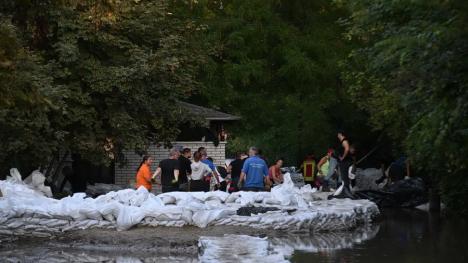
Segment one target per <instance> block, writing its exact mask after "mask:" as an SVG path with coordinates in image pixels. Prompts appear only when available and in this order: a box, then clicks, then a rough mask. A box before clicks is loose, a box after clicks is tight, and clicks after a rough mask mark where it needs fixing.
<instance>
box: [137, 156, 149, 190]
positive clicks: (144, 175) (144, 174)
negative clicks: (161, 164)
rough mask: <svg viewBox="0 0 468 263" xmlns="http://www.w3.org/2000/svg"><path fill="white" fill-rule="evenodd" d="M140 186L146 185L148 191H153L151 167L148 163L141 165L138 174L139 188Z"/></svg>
mask: <svg viewBox="0 0 468 263" xmlns="http://www.w3.org/2000/svg"><path fill="white" fill-rule="evenodd" d="M140 186H144V187H145V188H146V189H148V191H151V188H152V184H151V168H150V167H149V165H147V164H146V163H144V164H143V165H141V167H140V169H138V172H137V175H136V188H137V189H138V188H139V187H140Z"/></svg>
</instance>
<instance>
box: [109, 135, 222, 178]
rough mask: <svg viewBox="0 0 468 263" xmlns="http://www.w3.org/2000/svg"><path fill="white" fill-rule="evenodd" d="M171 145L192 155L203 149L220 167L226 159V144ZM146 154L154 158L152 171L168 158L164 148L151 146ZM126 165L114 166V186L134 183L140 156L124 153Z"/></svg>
mask: <svg viewBox="0 0 468 263" xmlns="http://www.w3.org/2000/svg"><path fill="white" fill-rule="evenodd" d="M173 145H181V146H183V147H184V148H190V149H192V153H193V152H195V151H196V150H197V149H198V148H199V147H202V146H203V147H205V148H206V149H207V152H208V156H209V157H211V158H213V160H214V163H215V165H218V166H222V165H224V161H225V159H226V142H220V143H219V145H218V146H214V144H213V142H174V143H173ZM148 154H150V155H151V156H153V157H154V158H155V162H154V164H153V167H152V171H155V170H156V167H157V165H158V163H159V162H160V161H161V160H163V159H167V158H168V156H169V149H168V148H164V146H159V147H158V146H156V145H152V146H150V147H149V149H148ZM125 157H126V159H127V163H126V165H125V166H123V167H120V164H119V163H116V164H115V184H117V185H121V186H132V185H134V183H135V175H136V169H137V167H138V165H139V164H140V162H141V159H142V156H140V155H138V154H136V153H135V152H133V151H128V152H125Z"/></svg>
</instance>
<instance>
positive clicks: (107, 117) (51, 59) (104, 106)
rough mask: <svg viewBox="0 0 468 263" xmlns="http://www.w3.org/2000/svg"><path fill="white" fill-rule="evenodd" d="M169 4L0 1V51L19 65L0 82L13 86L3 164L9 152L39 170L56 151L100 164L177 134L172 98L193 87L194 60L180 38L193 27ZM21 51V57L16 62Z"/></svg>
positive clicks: (178, 117) (180, 119)
mask: <svg viewBox="0 0 468 263" xmlns="http://www.w3.org/2000/svg"><path fill="white" fill-rule="evenodd" d="M170 2H171V1H143V0H142V1H111V0H99V1H73V0H68V1H67V0H63V1H38V0H28V1H15V2H13V3H9V4H8V5H4V6H3V7H2V9H1V12H2V18H3V21H6V22H8V23H6V22H5V23H6V24H5V25H6V26H4V27H6V28H7V29H8V30H6V29H4V28H2V32H5V30H6V33H3V34H7V35H8V36H10V38H12V39H15V41H16V42H15V43H17V44H16V46H15V47H10V46H8V44H5V45H6V46H4V47H3V46H2V47H1V48H2V49H4V50H6V51H4V52H6V53H5V54H7V55H8V54H10V53H12V54H20V55H12V59H13V60H12V59H10V60H11V61H12V63H15V62H18V63H17V64H15V65H21V67H20V66H18V67H16V66H10V67H7V69H5V70H4V71H2V73H3V74H2V79H1V80H0V81H2V82H6V83H13V85H16V87H20V89H17V88H15V89H11V91H12V92H11V96H10V97H9V98H6V99H5V100H4V101H2V103H3V105H2V108H1V110H2V112H4V113H3V114H2V115H1V116H0V118H1V120H0V122H2V123H8V124H9V125H10V126H11V127H13V128H11V129H7V127H8V126H2V128H3V127H4V129H2V130H1V135H0V136H1V138H5V140H4V141H5V143H6V144H8V148H7V149H8V151H5V156H3V158H2V159H0V163H1V167H2V168H3V170H5V169H7V168H9V166H10V165H11V163H10V161H11V159H12V158H13V159H16V160H18V162H19V163H21V164H23V165H24V164H26V163H28V164H30V165H29V166H30V167H37V165H40V164H43V163H44V161H45V160H46V159H47V158H49V157H50V155H51V153H53V152H57V151H59V150H70V151H72V152H73V153H77V154H80V155H82V156H85V157H86V159H88V160H91V161H94V162H96V163H108V162H109V161H110V158H109V157H110V156H116V155H117V154H118V152H120V151H121V150H122V149H131V150H133V149H144V148H145V147H146V145H148V144H149V143H151V142H156V141H157V142H159V141H166V142H168V141H171V140H174V139H175V138H176V136H177V133H178V132H179V125H180V124H181V123H184V122H186V121H187V116H185V115H184V114H183V112H182V111H181V109H180V107H179V106H178V104H177V100H179V99H180V98H183V97H185V96H188V95H189V94H190V93H191V92H192V90H193V89H196V88H197V86H198V83H197V81H196V80H195V76H196V72H197V68H198V65H199V64H201V63H202V57H201V56H199V55H197V54H198V53H197V52H196V47H194V46H190V42H189V41H187V39H188V38H189V37H190V35H191V34H193V32H194V31H195V30H196V28H195V27H191V26H190V23H189V22H190V21H186V20H182V19H178V18H176V17H175V16H173V15H172V13H171V11H170V9H169V8H170V7H169V4H170ZM5 42H8V41H5ZM8 50H11V52H10V51H8ZM8 52H10V53H8ZM15 52H16V53H15ZM0 54H3V53H0ZM21 54H23V55H21ZM200 54H201V52H200ZM7 55H5V56H7ZM22 57H25V59H26V62H28V63H26V64H25V63H23V64H20V63H19V62H20V61H24V59H22ZM6 59H8V57H6ZM14 59H16V60H14ZM6 63H8V62H6ZM2 70H3V69H2ZM12 79H14V80H15V82H12V81H11V80H12ZM2 88H5V89H7V87H3V86H2ZM13 91H14V92H13ZM2 99H3V98H2ZM22 100H24V101H25V104H27V105H25V106H23V105H20V104H19V101H22ZM7 102H8V103H10V104H8V103H7ZM21 116H24V119H22V118H20V117H21ZM15 131H20V132H16V135H17V140H15V141H12V140H11V137H12V135H13V134H12V133H13V132H15ZM0 157H1V156H0Z"/></svg>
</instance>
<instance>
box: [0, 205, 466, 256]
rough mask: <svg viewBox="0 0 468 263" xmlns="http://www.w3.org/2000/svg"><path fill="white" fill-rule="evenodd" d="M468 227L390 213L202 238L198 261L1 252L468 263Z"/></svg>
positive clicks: (28, 250) (30, 251)
mask: <svg viewBox="0 0 468 263" xmlns="http://www.w3.org/2000/svg"><path fill="white" fill-rule="evenodd" d="M467 222H468V221H467V220H459V219H455V218H449V217H441V216H437V215H431V214H429V213H426V212H422V211H418V210H402V209H399V210H386V211H383V212H382V215H381V217H380V218H379V220H378V221H377V222H375V223H373V224H372V225H368V226H362V227H359V228H357V229H354V230H353V231H347V232H341V233H333V232H329V233H315V234H312V235H309V234H293V233H289V234H285V235H281V236H278V237H270V238H265V237H250V236H245V235H227V236H221V237H210V236H205V237H200V239H199V244H201V245H200V249H199V254H198V255H197V254H196V253H195V254H176V255H160V254H159V255H158V254H157V253H148V252H145V253H140V254H133V253H128V252H123V251H121V252H118V251H102V250H101V251H99V250H98V251H96V250H86V249H78V250H77V249H73V248H71V249H70V248H68V249H58V248H57V247H51V246H46V245H44V246H41V245H39V246H32V247H31V246H29V247H20V246H18V247H15V248H13V249H7V250H5V249H0V262H35V263H39V262H117V263H123V262H126V263H140V262H236V263H237V262H288V261H289V262H339V263H341V262H346V263H348V262H349V263H353V262H369V263H370V262H372V263H374V262H378V263H384V262H424V263H427V262H447V263H451V262H468V224H467ZM0 247H1V246H0Z"/></svg>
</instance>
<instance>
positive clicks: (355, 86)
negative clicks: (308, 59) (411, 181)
mask: <svg viewBox="0 0 468 263" xmlns="http://www.w3.org/2000/svg"><path fill="white" fill-rule="evenodd" d="M340 3H341V4H345V5H346V6H347V7H349V9H350V11H351V16H350V17H349V18H348V19H346V20H344V21H343V23H344V24H345V25H346V26H347V29H348V30H347V36H348V37H349V38H350V39H354V40H356V41H359V42H360V47H359V48H356V49H354V50H353V51H352V52H351V54H350V56H349V59H348V60H347V61H346V63H345V65H344V68H345V74H344V76H345V79H346V83H347V84H348V85H349V92H350V94H351V95H352V97H353V98H354V99H355V101H356V103H357V104H358V105H359V106H360V107H361V108H363V109H366V110H368V112H369V113H370V116H371V122H372V123H373V124H374V125H375V127H376V128H377V129H385V130H386V131H387V132H388V133H389V134H391V135H392V136H393V138H395V139H396V140H399V141H401V142H402V145H403V146H404V148H405V151H406V153H407V154H408V155H409V156H410V157H411V159H412V161H413V163H414V167H415V168H418V169H419V171H420V173H421V174H427V175H430V177H431V179H432V180H433V183H434V185H436V184H437V183H440V185H441V187H442V189H441V190H442V193H443V197H444V198H445V201H446V202H447V204H448V205H449V206H451V207H452V208H457V209H460V207H462V204H463V203H465V202H466V200H467V197H468V190H467V189H468V188H467V187H466V186H467V184H468V179H467V177H466V174H467V172H468V159H467V158H466V156H467V154H468V133H467V132H466V131H467V130H468V118H467V115H468V104H466V101H467V99H468V88H467V84H466V83H467V74H466V69H467V63H466V62H467V61H468V52H467V50H468V30H467V28H466V23H467V16H466V14H467V11H468V6H467V5H466V3H465V2H464V1H404V0H399V1H383V0H382V1H367V0H361V1H340ZM463 207H466V203H465V205H464V206H463ZM463 212H465V213H466V212H467V211H466V210H465V211H463Z"/></svg>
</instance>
